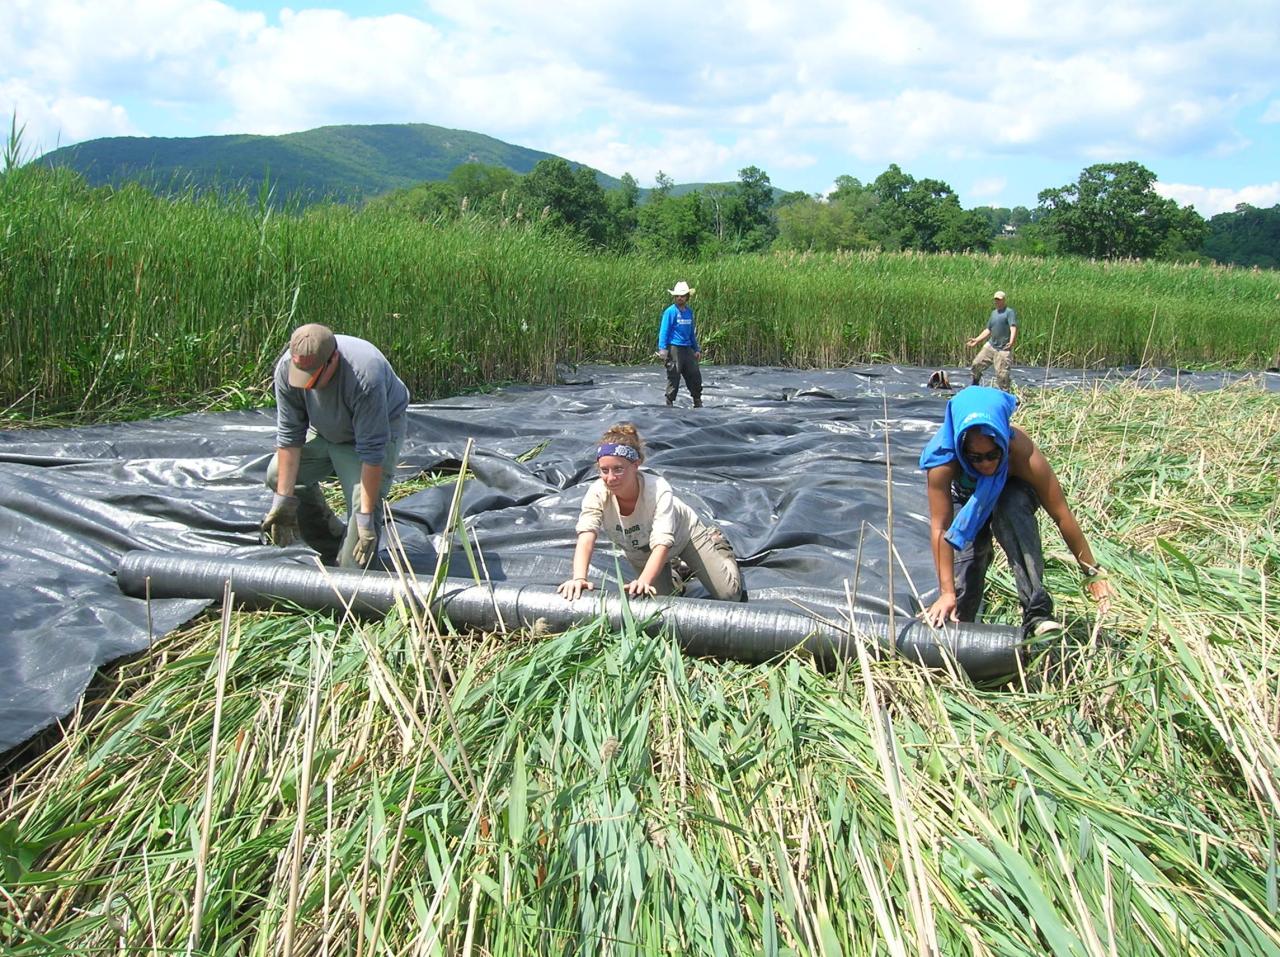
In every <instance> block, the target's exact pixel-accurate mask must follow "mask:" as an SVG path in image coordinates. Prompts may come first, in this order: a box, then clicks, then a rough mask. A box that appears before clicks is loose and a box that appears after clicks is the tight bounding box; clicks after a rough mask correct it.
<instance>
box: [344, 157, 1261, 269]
mask: <svg viewBox="0 0 1280 957" xmlns="http://www.w3.org/2000/svg"><path fill="white" fill-rule="evenodd" d="M1155 183H1156V175H1155V173H1153V172H1152V171H1151V170H1149V169H1147V168H1146V167H1144V166H1142V165H1141V164H1139V163H1136V162H1126V163H1098V164H1095V165H1093V166H1089V167H1087V168H1086V169H1084V170H1083V171H1082V172H1081V173H1080V176H1079V178H1078V179H1077V180H1076V181H1075V182H1074V183H1068V184H1065V185H1063V186H1059V187H1056V188H1052V189H1045V190H1042V191H1041V192H1040V194H1039V195H1038V197H1037V198H1038V201H1039V202H1038V205H1037V206H1036V207H1035V208H1034V209H1028V208H1027V207H1025V206H1016V207H1014V208H1012V209H1008V208H1000V207H977V208H974V209H964V208H963V207H962V206H961V205H960V199H959V197H958V196H957V195H956V193H955V191H954V190H953V189H952V188H951V187H950V186H949V185H948V184H947V183H945V182H943V181H942V180H937V179H929V178H924V179H916V178H915V177H914V176H911V175H910V174H909V173H906V172H904V171H903V170H902V169H900V168H899V167H898V166H897V164H891V165H890V166H889V168H888V169H886V170H885V171H884V172H883V173H881V174H880V175H879V176H877V177H876V178H875V179H874V180H872V181H870V182H867V183H863V182H861V181H860V180H858V179H856V178H855V177H852V176H840V177H838V178H837V179H836V183H835V188H834V189H833V190H832V191H831V192H830V193H828V194H826V195H821V194H809V193H804V192H789V193H788V192H781V191H779V190H776V189H775V188H774V187H773V185H772V183H771V182H770V179H769V175H768V174H767V173H766V172H765V171H764V170H762V169H760V168H759V167H756V166H748V167H746V168H744V169H742V170H740V171H739V174H738V180H737V182H734V183H723V184H710V185H704V186H701V187H698V188H693V189H685V190H681V189H679V188H678V187H676V185H675V183H674V182H673V181H672V179H671V178H670V177H669V176H667V175H666V174H665V173H663V172H659V173H658V174H657V180H656V186H655V187H654V188H653V189H651V190H648V191H643V190H641V189H640V187H639V185H638V183H637V182H636V180H635V178H634V177H633V176H631V175H630V174H624V175H623V177H622V184H621V186H619V187H618V188H616V189H609V190H606V189H604V188H603V187H602V186H601V185H600V184H599V182H598V181H597V179H596V174H595V172H594V171H593V170H592V169H590V168H589V167H586V166H577V167H574V166H573V165H571V164H570V163H568V162H567V161H566V160H563V159H559V158H554V159H546V160H542V161H541V162H539V163H538V164H537V165H536V166H535V167H534V168H533V169H532V170H531V171H530V172H529V173H527V174H525V175H523V176H522V175H520V174H518V173H515V172H512V171H511V170H509V169H506V168H503V167H499V166H489V165H485V164H482V163H466V164H463V165H461V166H458V167H457V168H455V169H454V170H453V172H452V173H450V174H449V176H448V178H447V179H445V180H442V181H434V182H424V183H421V184H419V185H417V186H414V187H412V188H409V189H405V190H397V191H395V192H392V193H389V194H387V195H385V196H382V197H379V198H378V199H375V200H372V201H371V202H370V203H369V204H368V205H369V206H370V207H372V208H376V209H381V210H384V211H387V212H391V213H394V214H401V215H407V216H412V217H414V218H417V219H421V220H426V221H447V220H452V219H457V218H462V217H467V216H478V217H484V218H489V219H494V220H498V221H502V222H508V223H524V224H529V225H531V226H535V227H537V228H550V229H557V230H562V231H567V232H569V233H571V234H573V235H575V236H577V237H578V238H579V239H581V240H582V241H583V242H584V243H585V244H587V245H588V246H590V247H594V248H598V249H602V250H610V251H615V252H640V253H650V254H655V255H664V256H678V257H682V258H692V259H701V258H707V257H714V256H718V255H723V254H727V253H742V252H759V251H763V250H766V249H784V250H796V251H815V252H832V251H838V250H854V251H856V250H870V249H880V250H886V251H894V252H896V251H905V250H913V251H918V252H929V253H936V252H987V251H1002V252H1009V253H1020V254H1025V255H1036V256H1055V255H1074V256H1083V257H1088V258H1092V259H1121V258H1131V259H1157V260H1171V261H1190V260H1193V259H1204V258H1209V259H1213V260H1215V261H1217V262H1221V263H1232V264H1235V265H1241V266H1260V267H1264V268H1276V267H1277V266H1280V262H1278V261H1277V256H1280V205H1277V206H1274V207H1272V208H1270V209H1259V208H1256V207H1253V206H1248V205H1241V206H1238V207H1236V210H1235V211H1234V212H1231V213H1221V214H1219V215H1217V216H1214V217H1212V218H1211V219H1209V220H1207V221H1206V220H1205V219H1204V218H1203V217H1202V216H1201V215H1200V214H1199V213H1198V212H1196V210H1195V209H1194V208H1193V207H1191V206H1179V205H1178V204H1177V202H1175V201H1174V200H1172V199H1167V198H1165V197H1162V196H1160V195H1159V194H1158V193H1157V192H1156V191H1155Z"/></svg>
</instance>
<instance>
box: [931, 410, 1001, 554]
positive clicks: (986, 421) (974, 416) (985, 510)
mask: <svg viewBox="0 0 1280 957" xmlns="http://www.w3.org/2000/svg"><path fill="white" fill-rule="evenodd" d="M1017 407H1018V400H1017V399H1015V398H1014V397H1013V396H1011V395H1010V394H1009V393H1008V392H1003V391H1001V390H1000V389H989V388H987V387H985V386H980V385H974V386H969V388H967V389H961V390H960V391H959V392H957V393H956V394H955V396H954V397H953V398H952V399H951V401H950V402H948V403H947V411H946V414H945V415H944V416H943V418H942V428H940V429H938V433H937V435H935V436H934V437H933V438H932V439H930V440H929V444H928V445H926V446H925V447H924V451H923V452H921V453H920V468H922V469H931V468H934V467H935V466H938V465H947V464H948V463H950V462H959V463H960V467H961V468H962V469H964V474H965V475H967V476H969V477H970V478H971V479H973V480H974V482H975V483H976V485H977V488H975V489H974V492H973V495H972V496H970V498H969V501H967V502H965V504H964V505H963V506H962V507H961V509H960V511H959V512H958V513H956V516H955V518H954V519H953V520H952V522H951V527H950V528H949V529H947V534H946V539H947V541H948V542H950V543H951V544H952V546H953V547H955V548H964V546H966V545H968V544H969V543H970V542H971V541H973V539H974V537H975V536H976V535H977V534H978V532H979V531H980V530H981V529H982V526H983V525H985V524H986V522H987V519H989V518H990V517H991V512H992V511H993V510H994V509H995V507H996V500H997V499H999V498H1000V493H1001V492H1003V491H1004V483H1005V482H1006V481H1007V480H1008V478H1009V437H1010V435H1011V430H1012V426H1010V425H1009V418H1010V416H1012V415H1013V410H1014V409H1016V408H1017ZM969 429H979V430H980V431H981V432H983V433H984V434H985V435H989V436H990V437H991V439H992V441H994V442H995V443H996V445H998V446H1000V451H1001V452H1003V453H1004V454H1003V455H1002V456H1001V457H1000V467H999V468H998V469H996V471H995V474H994V475H981V474H979V472H978V471H977V469H975V468H974V467H973V465H972V464H971V463H970V462H969V460H968V459H966V458H965V457H964V434H965V432H967V431H968V430H969Z"/></svg>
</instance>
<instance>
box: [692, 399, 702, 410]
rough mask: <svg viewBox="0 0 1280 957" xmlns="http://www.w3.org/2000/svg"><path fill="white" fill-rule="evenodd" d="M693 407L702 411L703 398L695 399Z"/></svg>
mask: <svg viewBox="0 0 1280 957" xmlns="http://www.w3.org/2000/svg"><path fill="white" fill-rule="evenodd" d="M693 407H694V408H695V409H701V408H702V399H701V398H697V399H694V400H693Z"/></svg>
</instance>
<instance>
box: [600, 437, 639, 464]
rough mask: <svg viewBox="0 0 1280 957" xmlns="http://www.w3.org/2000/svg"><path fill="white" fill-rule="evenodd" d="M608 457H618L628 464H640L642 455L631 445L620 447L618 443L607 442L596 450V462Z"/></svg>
mask: <svg viewBox="0 0 1280 957" xmlns="http://www.w3.org/2000/svg"><path fill="white" fill-rule="evenodd" d="M606 455H616V456H617V457H618V458H620V459H626V460H627V461H628V462H639V461H640V453H639V452H637V451H636V450H635V449H633V448H632V447H631V446H629V445H620V444H618V443H616V442H606V443H604V445H602V446H600V448H599V449H597V450H596V460H597V461H599V460H600V459H602V458H604V457H605V456H606Z"/></svg>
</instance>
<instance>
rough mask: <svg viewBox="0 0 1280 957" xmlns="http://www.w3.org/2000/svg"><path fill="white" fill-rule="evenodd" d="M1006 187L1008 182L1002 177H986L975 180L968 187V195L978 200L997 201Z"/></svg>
mask: <svg viewBox="0 0 1280 957" xmlns="http://www.w3.org/2000/svg"><path fill="white" fill-rule="evenodd" d="M1008 185H1009V181H1008V180H1007V179H1005V178H1004V177H1003V176H988V177H985V178H983V179H979V180H975V181H974V183H973V185H972V186H970V187H969V194H970V195H971V196H973V197H974V198H976V199H978V200H983V199H997V198H999V196H1000V194H1001V193H1003V192H1004V190H1005V187H1006V186H1008Z"/></svg>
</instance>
